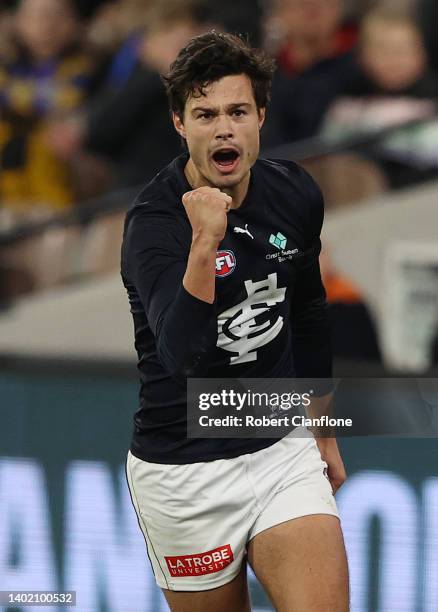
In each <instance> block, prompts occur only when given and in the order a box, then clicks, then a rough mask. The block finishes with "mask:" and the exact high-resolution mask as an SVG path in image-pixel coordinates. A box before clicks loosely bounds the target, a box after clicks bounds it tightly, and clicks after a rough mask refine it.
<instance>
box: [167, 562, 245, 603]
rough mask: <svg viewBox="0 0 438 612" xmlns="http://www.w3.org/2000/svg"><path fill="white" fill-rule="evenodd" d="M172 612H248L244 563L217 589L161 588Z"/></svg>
mask: <svg viewBox="0 0 438 612" xmlns="http://www.w3.org/2000/svg"><path fill="white" fill-rule="evenodd" d="M162 591H163V593H164V596H165V598H166V601H167V603H168V605H169V608H170V610H171V611H172V612H205V611H207V610H208V612H224V610H227V612H250V610H251V605H250V599H249V592H248V583H247V577H246V563H245V562H244V563H243V564H242V568H241V570H240V572H239V574H238V575H237V576H236V577H235V578H234V579H233V580H232V581H231V582H228V583H227V584H224V585H223V586H221V587H218V588H217V589H211V590H209V591H199V592H184V591H169V590H167V589H162Z"/></svg>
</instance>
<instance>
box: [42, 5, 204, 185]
mask: <svg viewBox="0 0 438 612" xmlns="http://www.w3.org/2000/svg"><path fill="white" fill-rule="evenodd" d="M145 17H146V22H147V26H146V27H145V29H144V30H143V31H142V33H141V35H137V36H136V38H135V39H134V42H135V44H134V49H135V55H136V58H135V62H134V64H133V65H132V66H131V71H130V73H129V74H128V75H125V77H124V78H123V79H122V80H121V81H120V82H117V80H116V79H114V78H111V79H110V80H109V83H108V86H107V88H106V89H105V91H103V92H100V95H99V96H98V97H97V98H96V99H95V100H94V102H93V104H92V105H91V106H90V107H89V108H88V111H87V113H86V115H85V116H83V117H82V118H80V119H79V120H77V121H75V120H73V121H71V122H64V123H63V124H61V125H58V126H56V127H55V129H54V130H53V131H52V135H51V143H52V146H53V148H54V149H55V150H56V151H57V152H58V153H59V154H61V155H64V156H65V157H71V156H74V155H76V154H78V152H79V151H81V150H82V149H84V148H85V149H87V150H88V151H92V152H93V153H95V154H97V155H101V156H104V157H106V159H108V161H109V162H110V163H112V164H113V166H114V174H115V182H114V184H113V188H115V187H129V186H134V185H138V184H140V183H143V182H145V181H146V180H149V179H150V178H152V177H153V176H154V175H155V174H156V173H157V172H158V170H159V169H160V168H161V167H162V166H164V165H166V164H167V163H169V162H170V161H171V159H173V158H174V157H175V155H177V154H178V152H179V151H180V148H181V143H180V140H179V138H178V137H177V135H176V132H175V130H174V129H173V126H172V125H171V122H170V121H169V115H168V109H167V99H166V94H165V89H164V85H163V83H162V81H161V77H160V75H161V74H162V73H164V72H167V70H168V68H169V65H170V64H171V62H172V61H173V60H174V58H175V57H176V55H177V53H178V51H179V49H180V48H181V47H183V46H184V45H185V43H186V42H187V41H188V40H189V39H190V38H191V37H192V36H195V35H196V34H200V33H202V32H204V31H206V30H207V29H209V28H211V27H212V24H211V20H210V13H209V11H208V10H207V7H206V6H205V4H203V3H200V2H198V1H196V0H168V1H167V2H165V3H163V2H155V3H154V4H152V5H151V7H150V9H149V10H148V11H147V13H145ZM139 21H141V16H139ZM113 66H114V64H113Z"/></svg>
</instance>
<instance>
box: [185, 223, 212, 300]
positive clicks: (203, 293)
mask: <svg viewBox="0 0 438 612" xmlns="http://www.w3.org/2000/svg"><path fill="white" fill-rule="evenodd" d="M217 246H218V245H217V242H216V241H215V240H214V239H213V238H211V237H209V236H203V235H198V236H196V237H195V238H194V239H193V242H192V246H191V249H190V255H189V259H188V263H187V270H186V273H185V275H184V279H183V285H184V288H185V290H186V291H187V292H188V293H190V294H191V295H193V296H194V297H196V298H198V299H199V300H202V301H203V302H207V303H208V304H213V302H214V299H215V281H216V273H215V268H216V252H217Z"/></svg>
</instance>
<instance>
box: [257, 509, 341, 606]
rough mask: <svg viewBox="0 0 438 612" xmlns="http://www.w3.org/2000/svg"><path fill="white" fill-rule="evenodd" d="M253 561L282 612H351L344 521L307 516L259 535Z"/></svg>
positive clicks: (263, 582)
mask: <svg viewBox="0 0 438 612" xmlns="http://www.w3.org/2000/svg"><path fill="white" fill-rule="evenodd" d="M248 561H249V563H250V565H251V567H252V568H253V570H254V573H255V574H256V576H257V578H258V579H259V581H260V582H261V584H262V586H263V587H264V589H265V591H266V592H267V594H268V596H269V597H270V599H271V601H272V603H273V605H274V606H275V609H276V610H277V612H327V611H328V610H330V611H334V610H336V612H347V611H348V610H349V592H348V567H347V558H346V553H345V547H344V541H343V536H342V531H341V527H340V522H339V519H338V518H337V517H335V516H330V515H326V514H314V515H309V516H302V517H300V518H296V519H293V520H290V521H286V522H284V523H281V524H279V525H276V526H275V527H271V528H270V529H266V530H265V531H262V532H261V533H259V534H258V535H256V536H255V537H254V538H253V539H252V540H251V542H250V543H249V546H248Z"/></svg>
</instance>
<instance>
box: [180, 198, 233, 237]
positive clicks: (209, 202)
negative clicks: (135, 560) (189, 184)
mask: <svg viewBox="0 0 438 612" xmlns="http://www.w3.org/2000/svg"><path fill="white" fill-rule="evenodd" d="M232 201H233V200H232V198H231V196H229V195H227V194H226V193H224V192H223V191H221V190H220V189H217V188H216V187H198V189H194V190H193V191H187V193H185V194H184V195H183V197H182V202H183V204H184V208H185V209H186V213H187V216H188V218H189V221H190V225H191V226H192V231H193V238H194V239H195V238H199V237H201V236H203V237H205V238H207V239H210V240H213V241H215V242H217V243H218V244H219V242H221V241H222V240H223V238H224V236H225V232H226V229H227V212H228V211H229V210H230V208H231V204H232Z"/></svg>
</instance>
